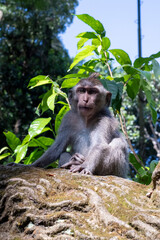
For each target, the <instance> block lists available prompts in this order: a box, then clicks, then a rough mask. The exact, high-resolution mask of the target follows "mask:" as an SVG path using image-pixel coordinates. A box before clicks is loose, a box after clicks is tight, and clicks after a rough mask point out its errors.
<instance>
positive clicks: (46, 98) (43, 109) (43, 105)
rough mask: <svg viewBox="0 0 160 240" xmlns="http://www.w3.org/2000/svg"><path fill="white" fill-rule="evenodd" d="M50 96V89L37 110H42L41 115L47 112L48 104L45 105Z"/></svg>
mask: <svg viewBox="0 0 160 240" xmlns="http://www.w3.org/2000/svg"><path fill="white" fill-rule="evenodd" d="M51 94H52V89H50V90H49V91H48V92H46V93H45V94H44V96H43V98H42V101H41V103H40V104H39V106H38V108H40V109H41V110H42V114H43V113H44V112H45V111H47V110H48V104H47V100H48V98H49V96H51Z"/></svg>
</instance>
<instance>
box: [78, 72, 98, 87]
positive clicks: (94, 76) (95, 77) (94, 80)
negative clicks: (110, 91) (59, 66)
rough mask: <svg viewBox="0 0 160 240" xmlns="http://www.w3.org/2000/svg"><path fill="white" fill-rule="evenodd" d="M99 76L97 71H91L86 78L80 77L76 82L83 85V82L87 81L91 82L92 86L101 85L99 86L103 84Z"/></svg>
mask: <svg viewBox="0 0 160 240" xmlns="http://www.w3.org/2000/svg"><path fill="white" fill-rule="evenodd" d="M99 76H100V74H99V73H96V72H94V73H92V74H91V75H90V76H89V77H88V78H83V79H81V80H80V81H79V82H78V84H82V85H84V84H86V82H87V83H90V84H92V86H95V85H101V86H103V85H102V83H101V82H100V81H99V79H98V77H99Z"/></svg>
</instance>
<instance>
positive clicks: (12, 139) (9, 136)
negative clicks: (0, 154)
mask: <svg viewBox="0 0 160 240" xmlns="http://www.w3.org/2000/svg"><path fill="white" fill-rule="evenodd" d="M3 133H4V135H5V136H6V141H7V143H8V145H9V147H10V148H11V149H12V151H14V150H15V149H16V147H17V146H18V145H20V144H21V141H20V139H19V138H17V137H16V135H15V134H14V133H12V132H10V131H8V132H3Z"/></svg>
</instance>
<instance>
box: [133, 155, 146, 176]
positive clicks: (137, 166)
mask: <svg viewBox="0 0 160 240" xmlns="http://www.w3.org/2000/svg"><path fill="white" fill-rule="evenodd" d="M129 161H130V162H131V163H132V165H133V166H134V167H135V169H136V170H137V171H138V173H139V174H140V175H141V177H143V176H145V175H146V173H147V172H146V171H145V169H144V168H143V167H142V165H141V164H140V163H139V162H138V161H137V159H136V158H135V156H134V154H133V153H130V154H129Z"/></svg>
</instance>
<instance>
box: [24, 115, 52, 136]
mask: <svg viewBox="0 0 160 240" xmlns="http://www.w3.org/2000/svg"><path fill="white" fill-rule="evenodd" d="M50 121H51V118H38V119H36V120H34V121H33V122H32V123H31V125H30V127H29V130H28V133H29V135H30V139H31V138H33V137H35V136H37V135H39V134H40V133H42V131H43V129H44V127H45V126H46V125H47V124H48V123H49V122H50Z"/></svg>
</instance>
